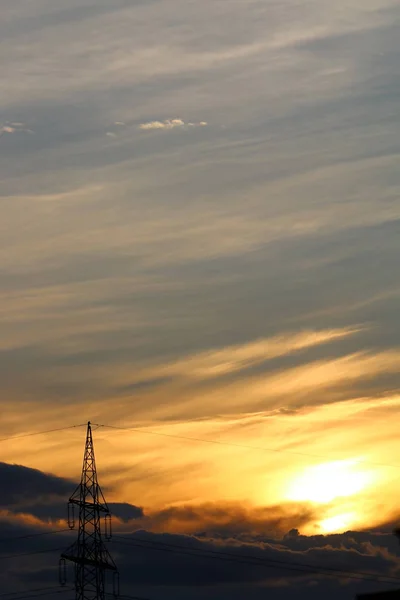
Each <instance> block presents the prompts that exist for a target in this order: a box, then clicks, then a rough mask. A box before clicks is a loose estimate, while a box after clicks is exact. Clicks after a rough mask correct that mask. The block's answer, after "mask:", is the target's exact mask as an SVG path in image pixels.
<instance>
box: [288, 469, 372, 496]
mask: <svg viewBox="0 0 400 600" xmlns="http://www.w3.org/2000/svg"><path fill="white" fill-rule="evenodd" d="M371 479H372V474H371V473H369V472H367V471H365V470H363V469H362V467H361V464H360V462H359V461H358V460H338V461H333V462H328V463H323V464H320V465H316V466H313V467H308V468H307V469H305V470H304V471H303V472H302V473H301V474H300V475H299V476H298V477H296V478H295V479H294V481H292V483H291V484H290V485H289V488H288V490H287V493H286V498H287V499H288V500H292V501H296V502H304V501H308V502H315V503H318V504H326V503H328V502H331V501H332V500H334V499H335V498H341V497H348V496H353V495H355V494H358V493H359V492H361V491H362V490H363V489H364V488H366V487H367V486H368V485H369V484H370V483H371Z"/></svg>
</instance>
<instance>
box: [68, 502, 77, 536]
mask: <svg viewBox="0 0 400 600" xmlns="http://www.w3.org/2000/svg"><path fill="white" fill-rule="evenodd" d="M68 527H69V528H70V529H75V506H74V505H73V504H72V502H68Z"/></svg>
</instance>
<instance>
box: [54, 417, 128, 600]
mask: <svg viewBox="0 0 400 600" xmlns="http://www.w3.org/2000/svg"><path fill="white" fill-rule="evenodd" d="M76 506H77V507H78V509H79V530H78V539H77V540H76V542H75V543H74V544H72V546H70V547H69V548H68V550H66V551H65V552H63V553H62V555H61V560H60V580H61V583H62V584H65V579H66V578H65V560H69V561H72V562H73V563H75V592H76V593H75V598H76V600H105V596H106V592H105V574H106V571H108V570H110V571H113V588H114V589H113V593H114V596H117V595H118V571H117V567H116V566H115V563H114V561H113V559H112V558H111V556H110V554H109V552H108V550H107V548H106V547H105V545H104V542H103V539H102V534H101V520H102V517H103V516H104V526H105V538H106V539H110V538H111V514H110V511H109V508H108V506H107V503H106V501H105V498H104V496H103V492H102V491H101V488H100V486H99V484H98V481H97V472H96V461H95V456H94V447H93V437H92V428H91V424H90V421H89V423H88V426H87V435H86V444H85V453H84V457H83V468H82V477H81V482H80V484H79V485H78V487H77V488H76V490H75V492H74V493H73V494H72V496H71V497H70V499H69V503H68V524H69V527H70V528H71V529H73V528H74V527H75V518H74V514H75V507H76Z"/></svg>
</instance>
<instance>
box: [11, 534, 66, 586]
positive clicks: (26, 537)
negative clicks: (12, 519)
mask: <svg viewBox="0 0 400 600" xmlns="http://www.w3.org/2000/svg"><path fill="white" fill-rule="evenodd" d="M67 531H71V530H70V529H69V528H68V529H53V530H52V531H42V532H40V533H28V534H26V535H19V536H11V537H8V538H0V544H2V543H5V542H13V541H14V540H27V539H29V538H37V537H41V536H45V535H52V534H55V533H65V532H67ZM0 597H1V596H0Z"/></svg>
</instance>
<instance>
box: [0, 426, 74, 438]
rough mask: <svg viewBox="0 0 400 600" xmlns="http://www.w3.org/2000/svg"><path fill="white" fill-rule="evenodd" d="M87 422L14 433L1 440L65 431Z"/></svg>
mask: <svg viewBox="0 0 400 600" xmlns="http://www.w3.org/2000/svg"><path fill="white" fill-rule="evenodd" d="M84 426H85V423H81V424H80V425H68V426H67V427H57V428H56V429H46V430H44V431H34V432H32V433H23V434H21V435H12V436H10V437H6V438H1V439H0V442H6V441H7V440H19V439H21V438H26V437H32V436H34V435H44V434H46V433H55V432H56V431H65V430H66V429H74V428H75V427H84Z"/></svg>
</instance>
